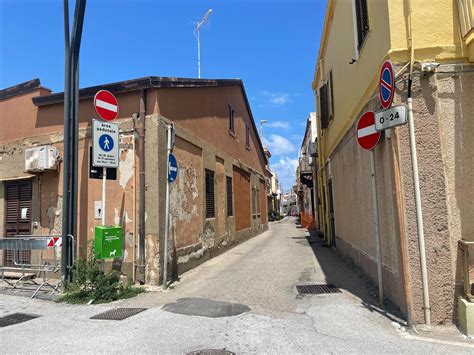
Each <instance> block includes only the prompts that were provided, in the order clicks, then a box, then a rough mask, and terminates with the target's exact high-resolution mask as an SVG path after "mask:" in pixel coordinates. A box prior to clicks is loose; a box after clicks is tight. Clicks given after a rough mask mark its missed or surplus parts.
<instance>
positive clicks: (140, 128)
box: [136, 90, 146, 284]
mask: <svg viewBox="0 0 474 355" xmlns="http://www.w3.org/2000/svg"><path fill="white" fill-rule="evenodd" d="M145 115H146V90H142V91H141V94H140V113H139V115H138V120H137V124H136V130H137V133H138V159H139V168H138V169H139V185H140V186H139V197H138V237H139V241H138V248H139V249H138V272H137V280H138V282H140V283H141V284H144V283H145Z"/></svg>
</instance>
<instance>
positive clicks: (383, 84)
mask: <svg viewBox="0 0 474 355" xmlns="http://www.w3.org/2000/svg"><path fill="white" fill-rule="evenodd" d="M394 93H395V76H394V75H393V65H392V62H391V61H389V60H386V61H385V62H384V63H383V65H382V69H380V77H379V98H380V102H381V103H382V107H383V108H389V107H390V106H391V105H392V101H393V94H394Z"/></svg>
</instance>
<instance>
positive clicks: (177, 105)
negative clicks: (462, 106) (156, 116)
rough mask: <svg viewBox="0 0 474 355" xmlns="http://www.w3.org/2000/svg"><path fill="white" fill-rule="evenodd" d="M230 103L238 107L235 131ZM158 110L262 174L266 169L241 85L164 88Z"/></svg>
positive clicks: (159, 99) (236, 108)
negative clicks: (231, 126) (247, 137)
mask: <svg viewBox="0 0 474 355" xmlns="http://www.w3.org/2000/svg"><path fill="white" fill-rule="evenodd" d="M176 90H179V95H176ZM183 103H185V104H183ZM229 104H230V105H232V107H233V108H234V110H235V134H231V133H230V132H229V111H228V105H229ZM156 110H157V112H158V113H160V114H161V115H162V116H164V117H166V118H168V119H170V120H172V121H173V122H175V123H176V124H177V125H179V126H181V127H183V128H185V129H186V130H188V131H189V132H193V134H195V135H196V136H197V137H199V138H201V139H203V140H204V141H207V142H212V145H213V146H214V147H215V148H216V149H217V150H219V151H222V152H224V153H226V154H228V155H230V156H232V157H233V158H234V159H236V160H239V161H241V162H242V163H244V164H245V165H247V166H249V167H251V168H253V169H255V170H256V171H258V172H259V173H260V174H264V173H265V170H264V169H265V157H264V153H263V151H262V150H261V149H260V146H259V144H258V133H257V132H256V131H255V130H254V129H253V125H252V122H251V118H250V114H249V112H248V108H247V106H246V104H245V101H244V98H243V96H242V91H241V88H240V86H237V85H236V86H223V87H215V88H179V89H160V90H158V95H157V108H156ZM245 124H247V125H248V126H249V127H250V149H247V148H246V147H245Z"/></svg>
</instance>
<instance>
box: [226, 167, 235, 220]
mask: <svg viewBox="0 0 474 355" xmlns="http://www.w3.org/2000/svg"><path fill="white" fill-rule="evenodd" d="M226 182H227V186H226V192H227V217H232V216H233V215H234V210H233V207H232V178H231V177H230V176H227V177H226Z"/></svg>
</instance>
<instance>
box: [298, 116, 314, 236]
mask: <svg viewBox="0 0 474 355" xmlns="http://www.w3.org/2000/svg"><path fill="white" fill-rule="evenodd" d="M316 136H317V132H316V113H315V112H311V113H310V115H309V117H308V119H307V120H306V129H305V133H304V137H303V142H302V143H301V148H300V154H299V157H298V168H297V171H296V191H297V196H298V205H299V211H300V221H301V224H302V225H303V226H304V227H305V228H308V229H311V230H314V229H316V226H317V224H318V220H319V216H318V210H319V208H318V207H319V203H318V201H319V200H318V194H317V175H316V171H317V164H316V163H317V162H316V157H317V148H316V144H317V142H316Z"/></svg>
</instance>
